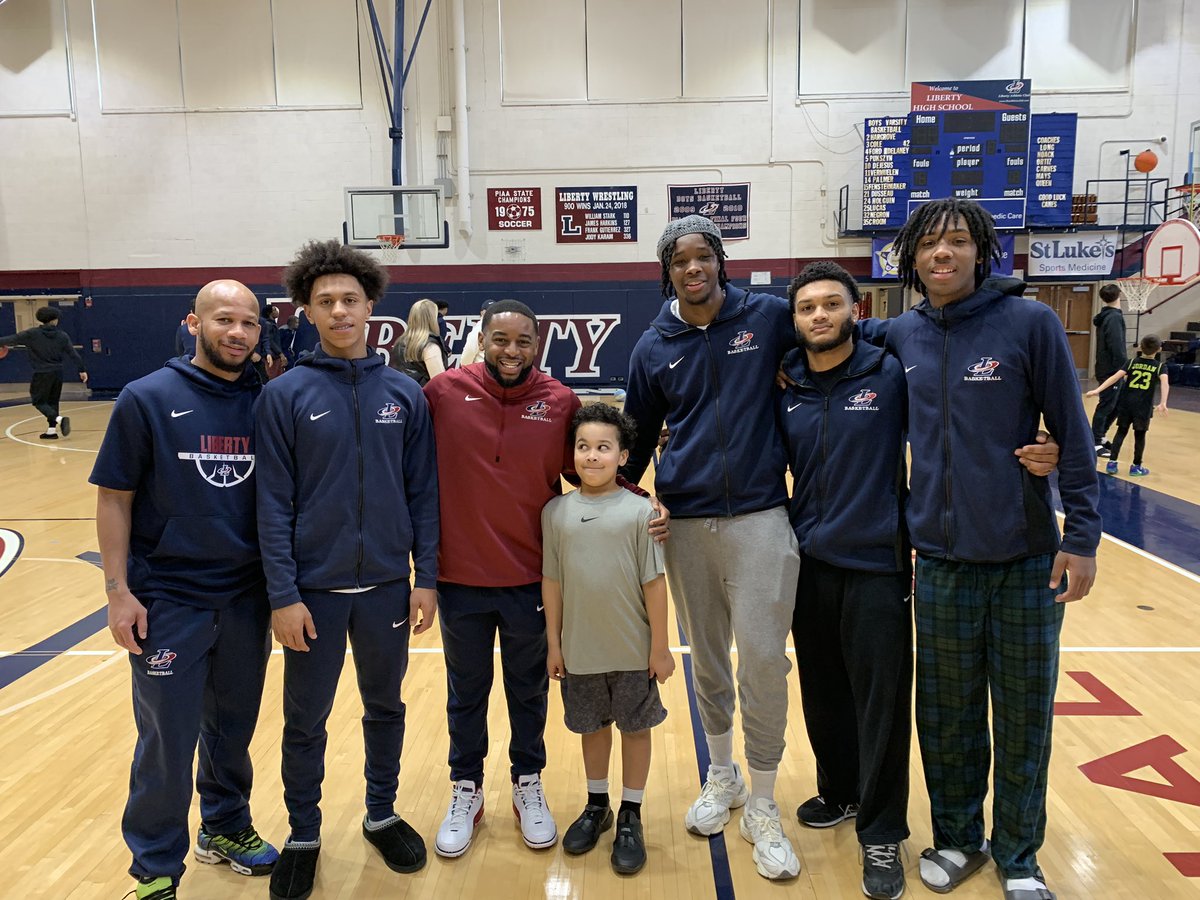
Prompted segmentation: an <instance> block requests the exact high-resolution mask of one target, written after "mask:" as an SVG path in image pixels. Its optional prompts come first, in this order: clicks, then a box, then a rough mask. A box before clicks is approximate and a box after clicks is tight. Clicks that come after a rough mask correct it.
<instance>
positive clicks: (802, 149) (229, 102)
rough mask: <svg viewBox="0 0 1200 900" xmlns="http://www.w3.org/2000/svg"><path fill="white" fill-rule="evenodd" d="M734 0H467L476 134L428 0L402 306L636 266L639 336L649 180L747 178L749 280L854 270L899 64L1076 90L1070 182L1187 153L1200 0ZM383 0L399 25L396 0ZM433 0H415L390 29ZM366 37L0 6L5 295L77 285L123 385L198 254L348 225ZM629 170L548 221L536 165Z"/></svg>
mask: <svg viewBox="0 0 1200 900" xmlns="http://www.w3.org/2000/svg"><path fill="white" fill-rule="evenodd" d="M732 6H734V5H733V4H729V3H727V2H723V0H612V2H609V3H605V4H585V3H584V0H461V8H462V11H463V22H464V33H465V45H466V53H465V66H466V73H467V77H466V98H467V103H466V106H467V112H466V116H465V120H466V128H467V132H468V135H467V137H468V139H467V146H468V147H469V158H466V157H463V155H462V154H461V153H460V151H459V149H458V147H457V146H456V140H457V138H458V136H459V130H460V125H459V122H460V119H458V118H455V113H456V112H457V111H458V110H457V109H456V102H455V99H454V97H455V69H456V63H457V60H458V58H459V57H460V56H462V55H463V54H460V53H459V51H458V50H456V48H455V43H456V41H455V29H454V15H453V13H454V10H455V0H434V2H433V3H432V5H431V8H430V12H429V16H428V20H427V22H426V24H425V29H424V34H423V36H422V38H421V42H420V44H419V46H417V48H416V50H415V53H414V61H413V65H412V70H411V77H410V79H409V81H408V84H407V87H406V90H405V121H404V137H405V141H404V147H405V156H406V158H405V168H404V171H405V180H406V183H409V184H427V183H430V182H432V181H433V180H434V179H435V178H438V177H440V176H444V177H446V178H448V179H450V180H451V182H452V183H453V184H454V185H455V188H456V192H457V193H456V196H455V197H454V198H453V199H452V200H450V201H449V203H448V208H447V218H448V219H449V221H450V224H451V232H452V234H451V246H450V247H449V249H445V250H430V249H426V250H411V251H403V252H402V261H401V264H400V266H399V268H397V269H395V270H394V272H393V274H394V280H395V281H396V282H398V284H399V287H398V288H396V289H395V290H394V293H393V296H394V297H395V303H396V306H397V308H398V309H401V310H406V309H407V305H408V301H409V300H410V299H411V298H413V297H415V296H418V295H419V292H420V291H424V290H425V288H428V289H429V290H428V293H431V294H436V295H438V296H443V295H444V294H445V291H444V290H441V288H442V287H445V286H448V285H454V284H458V285H463V284H465V285H471V286H472V287H471V288H470V290H467V289H466V288H464V289H463V291H462V293H463V294H464V297H463V302H464V303H465V304H466V305H467V306H470V305H471V304H474V302H475V300H474V297H473V296H472V298H471V299H470V301H469V302H467V298H466V296H465V295H466V294H481V295H482V294H487V295H489V296H510V295H514V294H516V295H520V294H521V292H523V291H527V292H531V293H532V294H535V295H537V296H538V297H540V298H541V300H542V302H544V303H545V304H546V305H547V311H548V312H550V311H552V312H555V313H557V314H563V315H566V314H568V313H570V312H571V311H572V310H575V309H577V308H578V307H579V304H580V303H581V302H583V301H581V300H580V299H579V297H580V296H581V295H582V294H586V293H587V292H588V291H589V290H591V288H592V286H593V284H594V283H595V282H596V281H600V282H602V283H607V282H610V281H613V280H614V279H615V280H616V281H617V283H625V281H622V280H621V279H625V278H626V276H625V274H624V272H625V271H630V272H633V273H635V274H634V275H633V276H632V281H631V283H632V284H633V287H630V288H629V290H633V291H635V292H636V296H637V297H638V298H639V299H638V302H637V310H638V312H637V316H638V319H637V321H636V325H631V324H626V323H625V322H624V320H623V323H622V326H621V329H620V331H619V334H620V335H625V333H626V332H628V333H629V338H628V340H626V339H625V338H624V337H618V336H617V334H618V333H614V335H613V336H612V337H611V338H610V340H611V341H612V342H613V343H612V344H611V345H606V347H607V346H612V347H620V346H625V345H628V346H632V340H633V339H636V335H637V333H638V332H640V331H641V328H642V326H643V325H644V323H645V321H646V320H647V319H648V318H649V317H650V314H651V312H652V310H653V308H655V307H656V306H657V300H656V299H654V298H656V297H657V290H658V279H657V270H656V267H655V266H654V263H653V260H654V250H653V244H654V241H655V239H656V237H657V235H658V233H659V232H660V231H661V228H662V226H663V225H664V224H665V222H666V221H667V219H668V218H669V216H668V212H667V199H666V186H667V185H668V184H689V183H699V182H742V181H744V182H749V183H750V184H751V193H750V202H751V223H750V236H749V238H748V240H746V241H742V242H737V243H731V244H730V245H729V247H728V249H729V252H730V254H731V259H732V261H733V263H735V264H738V265H741V266H742V268H743V269H744V276H745V277H748V276H749V273H750V271H753V270H759V271H763V270H765V271H770V272H771V282H770V289H772V290H776V291H782V289H783V286H784V285H786V283H787V279H788V277H790V274H792V273H793V272H794V271H795V270H796V269H797V268H798V263H799V262H800V261H801V260H803V259H805V258H808V257H822V256H840V257H844V258H847V259H848V260H850V261H852V265H853V266H855V267H856V268H857V269H858V270H859V271H861V270H862V267H863V265H864V263H865V262H866V260H867V257H868V254H869V251H870V247H869V243H868V242H866V241H864V240H840V241H839V240H838V239H837V237H836V223H835V221H834V212H835V209H836V204H837V194H838V190H839V188H840V187H841V186H842V185H843V184H846V183H849V184H851V186H852V191H851V204H850V205H851V216H852V223H851V224H853V222H854V220H855V219H856V217H857V209H856V208H857V205H858V202H859V197H860V189H861V186H860V185H859V181H860V178H861V160H862V136H861V126H862V120H863V119H864V118H865V117H867V116H877V115H887V114H901V113H903V112H905V111H906V110H907V108H908V102H909V101H908V83H909V82H910V81H913V80H931V79H937V78H941V77H949V76H954V77H959V78H989V77H997V78H998V77H1008V76H1010V75H1014V74H1017V73H1018V72H1020V73H1021V74H1024V75H1025V76H1026V77H1029V78H1031V79H1032V80H1033V84H1034V88H1035V93H1034V99H1033V107H1034V111H1036V112H1050V111H1078V112H1079V113H1080V119H1079V134H1078V147H1079V150H1078V154H1077V160H1076V182H1077V183H1076V190H1077V191H1081V190H1082V189H1083V185H1084V181H1085V179H1086V178H1088V177H1119V176H1121V175H1123V174H1124V166H1125V162H1124V158H1123V157H1120V156H1118V151H1119V150H1121V149H1131V148H1132V149H1133V150H1134V152H1136V151H1137V150H1140V149H1142V148H1143V147H1144V146H1146V145H1147V143H1148V141H1149V140H1151V139H1152V138H1154V137H1157V136H1160V135H1165V136H1166V137H1167V138H1168V141H1167V142H1166V144H1165V145H1158V144H1155V145H1154V146H1155V147H1156V148H1157V149H1158V150H1160V152H1162V153H1163V155H1164V158H1163V161H1162V163H1161V164H1160V169H1159V173H1160V174H1161V173H1166V174H1170V175H1173V176H1175V177H1179V176H1180V174H1181V173H1182V172H1183V171H1184V169H1185V167H1186V151H1187V139H1188V134H1189V123H1190V121H1191V120H1192V119H1193V118H1200V116H1197V115H1196V111H1197V109H1200V103H1197V100H1198V99H1200V77H1198V76H1200V40H1198V39H1196V38H1195V37H1194V36H1195V35H1197V34H1200V9H1198V8H1197V5H1196V4H1188V3H1185V2H1184V0H1141V2H1138V3H1136V5H1135V4H1134V2H1133V0H1094V2H1090V3H1086V4H1085V3H1079V2H1069V0H1029V2H1028V3H1026V2H1024V0H909V2H907V3H906V4H896V3H895V2H894V0H811V2H810V0H742V2H739V3H738V4H736V8H737V10H738V12H737V14H736V15H732V16H731V15H730V13H729V10H730V8H731V7H732ZM379 7H380V8H379V13H380V18H381V22H380V24H381V28H382V31H383V33H384V34H385V35H387V36H388V37H389V40H390V36H391V34H392V30H393V29H392V22H391V11H392V10H391V7H390V5H389V4H388V3H386V2H383V3H380V4H379ZM423 7H424V4H423V3H422V2H417V0H409V2H408V3H407V4H406V11H407V16H406V22H407V42H408V43H409V44H410V45H411V43H412V40H413V36H414V35H415V32H416V29H417V24H418V21H419V19H420V15H421V12H422V10H423ZM897 9H900V10H902V12H896V10H897ZM1135 9H1136V21H1134V19H1133V14H1134V10H1135ZM1026 10H1027V12H1026ZM1098 23H1102V27H1097V26H1098ZM369 34H370V22H369V17H368V15H367V11H366V4H365V2H364V0H177V2H174V3H161V2H158V0H10V2H7V3H4V4H2V5H0V293H6V294H36V293H44V292H51V293H60V292H63V291H65V290H71V289H72V286H73V287H74V289H78V290H79V291H80V293H81V297H83V298H84V301H83V302H84V303H86V302H87V300H90V302H91V305H90V306H86V305H85V306H83V307H82V308H81V310H80V313H79V315H80V322H81V328H83V329H84V331H83V332H82V333H81V334H78V335H76V339H77V341H81V342H83V343H85V344H86V345H87V347H88V351H89V352H90V346H91V341H92V340H94V339H99V340H100V341H101V347H102V349H101V351H100V354H99V355H101V356H103V357H104V359H97V360H96V361H95V363H93V362H89V366H92V367H95V366H99V367H100V368H101V369H106V368H109V367H111V376H110V377H106V378H105V379H104V381H105V382H107V381H108V380H111V381H113V382H114V383H115V384H117V385H118V386H119V384H121V383H124V380H127V379H128V377H131V376H132V375H133V374H136V373H137V372H136V370H137V369H138V368H139V367H141V368H143V369H144V368H145V367H146V366H148V365H150V362H151V361H154V362H155V364H156V362H157V359H158V355H157V351H154V352H151V351H146V353H144V354H143V353H141V352H139V350H138V348H139V346H141V345H140V344H139V343H138V341H139V340H143V339H144V340H146V341H157V340H160V339H161V340H164V341H165V340H166V339H165V338H159V337H158V335H159V334H160V333H161V328H163V327H166V328H167V332H168V334H169V331H170V328H169V326H171V325H172V323H176V322H178V317H179V315H181V314H182V310H183V309H184V308H185V307H186V299H187V298H190V296H192V295H193V294H194V292H195V290H196V288H198V287H199V286H200V285H201V284H203V283H204V281H206V280H207V279H208V278H209V277H216V275H220V274H231V275H234V276H235V277H237V276H238V275H239V274H241V275H242V276H243V280H248V281H249V282H250V283H251V284H252V286H255V287H256V288H258V289H259V290H260V293H262V294H263V295H264V296H265V295H271V294H274V292H275V291H276V289H275V288H274V287H273V285H274V284H276V283H277V269H278V267H279V266H281V265H283V264H284V263H285V262H286V261H287V260H288V258H289V257H290V256H291V255H292V253H293V252H294V250H295V248H296V247H297V246H298V245H299V244H300V243H302V242H303V241H305V240H307V239H310V238H313V237H337V236H339V235H340V232H341V223H342V220H343V218H344V202H343V194H342V190H343V188H344V187H345V186H347V185H370V184H388V183H390V182H391V180H392V179H391V174H390V169H391V141H390V140H389V138H388V122H387V112H386V109H385V103H384V98H383V90H382V88H381V86H380V78H379V74H378V69H377V67H376V63H375V57H374V48H373V46H372V44H371V41H370V37H369ZM444 117H451V123H452V130H451V131H450V132H448V133H446V132H440V131H439V130H438V125H439V119H441V121H442V123H443V124H444V123H445V118H444ZM467 164H469V174H468V171H467V168H466V166H467ZM627 184H633V185H636V186H637V188H638V213H639V216H638V240H637V242H635V243H607V244H603V245H582V244H559V243H556V241H555V235H554V230H553V227H552V226H553V196H554V188H556V187H567V186H585V185H586V186H591V185H627ZM489 187H540V188H541V189H542V202H543V223H544V225H543V229H542V230H541V231H527V232H521V233H520V235H518V236H514V234H513V233H512V232H502V231H489V230H488V227H487V210H486V200H485V198H486V191H487V188H489ZM739 261H741V262H740V263H739ZM612 267H630V268H629V269H628V270H626V269H624V268H620V269H619V272H618V274H616V275H610V274H608V273H609V272H610V269H611V268H612ZM147 270H153V271H147ZM435 270H445V271H444V272H443V273H442V274H440V275H437V276H436V277H434V276H433V275H430V274H427V273H431V272H434V271H435ZM50 273H60V274H57V275H55V274H50ZM267 273H269V274H267ZM627 280H628V279H627ZM741 283H745V281H742V282H741ZM601 287H602V288H604V287H605V285H604V284H602V285H601ZM276 295H277V294H276ZM607 296H608V295H607V294H605V293H604V290H601V291H600V292H598V293H596V294H595V296H592V297H591V300H593V301H597V302H599V301H601V299H602V298H604V297H607ZM390 302H391V299H389V303H390ZM451 302H452V303H453V302H454V299H453V298H452V299H451ZM603 302H604V303H608V302H610V301H609V300H608V299H605V300H603ZM646 305H649V306H650V309H649V310H647V309H646V308H645V306H646ZM164 307H169V311H168V310H167V309H165V308H164ZM624 309H625V308H624V307H621V311H622V315H629V314H630V313H627V312H624V311H623V310H624ZM151 310H152V312H150V311H151ZM605 310H606V307H603V306H598V307H594V308H592V309H589V310H587V312H589V313H592V312H594V313H597V314H598V313H602V312H605ZM453 311H454V312H455V313H459V312H472V311H473V310H460V309H458V308H456V309H454V310H453ZM398 314H401V315H402V312H400V313H398ZM2 317H3V311H2V310H0V329H3V328H4V327H5V324H4V322H3V321H2ZM160 320H161V321H160ZM129 330H132V331H133V332H134V333H135V334H138V335H141V337H140V338H139V337H132V336H129V335H128V334H127V331H129ZM164 346H166V344H164ZM16 356H18V354H12V355H11V356H10V359H9V360H6V361H2V362H0V381H8V380H16V377H17V376H16V375H15V374H14V373H12V372H11V371H7V370H6V369H4V368H3V367H11V366H14V365H19V362H17V361H15V360H14V357H16ZM114 357H116V359H114ZM564 368H565V367H564ZM622 368H623V367H622ZM556 374H557V373H556ZM622 374H623V371H622ZM605 377H608V376H607V374H606V376H605Z"/></svg>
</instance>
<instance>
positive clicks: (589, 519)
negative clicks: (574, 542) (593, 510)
mask: <svg viewBox="0 0 1200 900" xmlns="http://www.w3.org/2000/svg"><path fill="white" fill-rule="evenodd" d="M598 518H600V517H599V516H592V517H591V518H588V517H587V516H581V517H580V519H579V521H580V522H594V521H596V520H597V519H598Z"/></svg>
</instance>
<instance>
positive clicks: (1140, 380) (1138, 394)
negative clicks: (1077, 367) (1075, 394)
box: [1087, 334, 1171, 478]
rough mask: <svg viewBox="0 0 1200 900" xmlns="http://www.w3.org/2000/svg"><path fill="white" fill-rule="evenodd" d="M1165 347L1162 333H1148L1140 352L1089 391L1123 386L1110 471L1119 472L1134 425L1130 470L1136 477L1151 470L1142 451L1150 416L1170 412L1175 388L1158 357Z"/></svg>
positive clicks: (1139, 345) (1093, 394) (1099, 391)
mask: <svg viewBox="0 0 1200 900" xmlns="http://www.w3.org/2000/svg"><path fill="white" fill-rule="evenodd" d="M1161 348H1162V341H1161V340H1160V339H1159V337H1158V335H1156V334H1148V335H1146V336H1145V337H1144V338H1142V340H1141V341H1140V342H1139V344H1138V355H1137V356H1135V357H1134V358H1133V359H1131V360H1129V361H1128V362H1127V363H1125V364H1124V365H1123V366H1121V368H1119V369H1118V370H1117V371H1116V372H1114V373H1113V374H1112V375H1111V376H1110V377H1109V378H1108V379H1106V380H1105V381H1104V382H1103V383H1102V384H1101V385H1100V386H1099V387H1097V388H1095V389H1093V390H1090V391H1088V392H1087V395H1088V396H1089V397H1095V396H1096V395H1097V394H1100V396H1104V393H1103V392H1104V391H1105V390H1120V394H1119V395H1118V397H1117V404H1116V414H1117V434H1116V436H1115V437H1114V438H1113V442H1112V452H1111V453H1110V454H1109V455H1110V456H1111V457H1112V458H1111V459H1109V461H1108V465H1106V466H1105V467H1104V470H1105V472H1107V473H1108V474H1109V475H1116V474H1117V457H1118V456H1119V455H1120V453H1121V447H1122V445H1123V444H1124V443H1125V436H1126V435H1127V434H1129V429H1130V427H1131V426H1132V428H1133V463H1132V464H1131V465H1130V466H1129V474H1130V475H1132V476H1133V477H1135V478H1138V477H1141V476H1143V475H1149V474H1150V470H1149V469H1147V468H1146V467H1145V466H1143V465H1142V455H1143V454H1144V453H1145V452H1146V432H1147V431H1149V430H1150V417H1151V416H1153V415H1154V413H1155V412H1160V413H1162V414H1163V415H1164V416H1165V415H1166V414H1167V396H1168V395H1169V394H1170V392H1171V386H1170V385H1169V384H1168V383H1167V373H1166V372H1164V371H1163V364H1162V363H1161V362H1160V361H1159V359H1158V351H1159V350H1160V349H1161ZM1121 382H1124V384H1122V383H1121ZM1156 382H1157V385H1156ZM1156 386H1161V389H1162V396H1161V398H1160V399H1159V401H1158V405H1157V406H1155V405H1154V388H1155V387H1156Z"/></svg>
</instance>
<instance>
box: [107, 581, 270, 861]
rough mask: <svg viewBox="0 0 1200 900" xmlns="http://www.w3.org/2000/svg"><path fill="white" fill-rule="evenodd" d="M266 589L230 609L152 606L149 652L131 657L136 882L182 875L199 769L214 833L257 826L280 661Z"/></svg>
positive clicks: (145, 644)
mask: <svg viewBox="0 0 1200 900" xmlns="http://www.w3.org/2000/svg"><path fill="white" fill-rule="evenodd" d="M270 622H271V610H270V607H269V606H268V604H267V597H266V590H265V588H264V587H263V586H261V585H260V586H259V587H257V588H256V589H255V590H254V591H252V592H248V593H246V594H243V595H242V596H240V597H238V598H237V599H236V600H234V601H233V603H231V604H230V605H229V606H228V607H227V608H225V609H223V610H212V609H202V608H200V607H196V606H187V605H185V604H182V603H174V602H171V601H169V600H154V601H151V602H149V603H148V604H147V632H146V638H145V639H144V640H142V641H140V644H141V647H142V654H141V655H140V656H135V655H134V654H132V653H131V654H129V662H130V666H131V668H132V670H133V715H134V722H135V724H136V726H137V733H138V737H137V744H136V745H135V747H134V751H133V765H132V767H131V768H130V771H129V800H128V802H127V803H126V804H125V814H124V816H123V817H122V819H121V831H122V833H123V834H124V836H125V843H126V844H127V845H128V846H129V849H130V850H131V851H132V852H133V863H132V864H131V865H130V867H129V874H130V875H133V876H134V877H140V876H147V875H154V876H160V875H173V876H178V875H181V874H183V870H184V864H183V860H184V857H185V856H186V855H187V851H188V845H189V843H190V840H191V835H190V834H189V832H188V809H189V808H190V807H191V803H192V767H193V765H194V764H195V759H196V743H197V740H199V744H200V762H199V766H198V769H197V773H196V789H197V790H199V792H200V818H201V820H202V822H203V823H204V827H205V828H206V829H207V830H208V831H209V832H211V833H214V834H230V833H232V832H236V831H240V830H241V829H243V828H245V827H246V826H247V825H249V824H250V786H251V782H252V780H253V775H254V772H253V767H252V766H251V763H250V752H249V746H250V738H251V737H252V736H253V734H254V726H255V724H256V723H257V721H258V707H259V703H260V702H261V700H262V691H263V679H264V677H265V676H266V671H267V659H268V657H269V656H270V653H271V633H270Z"/></svg>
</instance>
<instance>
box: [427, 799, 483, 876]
mask: <svg viewBox="0 0 1200 900" xmlns="http://www.w3.org/2000/svg"><path fill="white" fill-rule="evenodd" d="M482 818H483V791H481V790H479V789H478V788H477V787H476V786H475V782H473V781H456V782H454V786H453V788H452V790H451V793H450V809H448V810H447V811H446V818H444V819H443V820H442V825H441V827H440V828H438V833H437V840H436V841H434V843H433V849H434V850H436V851H437V855H438V856H446V857H449V858H451V859H453V858H454V857H456V856H462V855H463V854H464V853H466V852H467V848H468V847H470V846H471V835H473V834H474V833H475V826H476V825H478V824H479V820H480V819H482Z"/></svg>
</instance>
